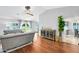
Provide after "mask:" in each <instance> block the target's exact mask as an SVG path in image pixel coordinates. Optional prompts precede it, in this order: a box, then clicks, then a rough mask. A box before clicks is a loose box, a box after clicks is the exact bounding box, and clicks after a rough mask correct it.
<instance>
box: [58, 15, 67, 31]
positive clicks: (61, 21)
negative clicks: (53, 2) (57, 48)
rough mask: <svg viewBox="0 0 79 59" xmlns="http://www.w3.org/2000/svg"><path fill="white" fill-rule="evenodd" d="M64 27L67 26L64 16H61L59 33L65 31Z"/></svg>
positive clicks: (59, 18)
mask: <svg viewBox="0 0 79 59" xmlns="http://www.w3.org/2000/svg"><path fill="white" fill-rule="evenodd" d="M64 26H65V22H64V20H63V16H59V17H58V30H59V32H63V31H64Z"/></svg>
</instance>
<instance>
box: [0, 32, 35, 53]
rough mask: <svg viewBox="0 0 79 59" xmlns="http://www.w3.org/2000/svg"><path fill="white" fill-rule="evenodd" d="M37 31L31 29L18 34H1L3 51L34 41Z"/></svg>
mask: <svg viewBox="0 0 79 59" xmlns="http://www.w3.org/2000/svg"><path fill="white" fill-rule="evenodd" d="M34 34H35V32H33V31H30V32H27V33H16V34H7V35H1V37H0V40H1V43H2V49H3V51H5V52H6V51H9V50H11V49H15V48H17V47H20V46H22V45H25V44H28V43H30V42H33V38H34Z"/></svg>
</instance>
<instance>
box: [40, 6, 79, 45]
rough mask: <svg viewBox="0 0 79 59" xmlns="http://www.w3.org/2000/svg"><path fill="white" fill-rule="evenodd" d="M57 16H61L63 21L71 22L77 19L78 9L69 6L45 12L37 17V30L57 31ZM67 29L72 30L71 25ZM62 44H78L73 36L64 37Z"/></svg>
mask: <svg viewBox="0 0 79 59" xmlns="http://www.w3.org/2000/svg"><path fill="white" fill-rule="evenodd" d="M58 16H63V17H64V20H67V19H68V20H71V23H72V20H73V19H75V17H77V18H76V19H79V17H78V16H79V7H78V6H72V7H71V6H70V7H62V8H56V9H50V10H47V11H45V12H44V13H42V14H40V15H39V29H42V27H43V28H46V27H47V28H51V29H55V30H58V21H57V17H58ZM69 29H71V30H72V25H71V24H70V26H69ZM72 39H73V40H72ZM63 41H64V42H69V43H72V44H78V41H77V39H76V38H74V36H69V38H67V40H66V37H65V39H64V40H63Z"/></svg>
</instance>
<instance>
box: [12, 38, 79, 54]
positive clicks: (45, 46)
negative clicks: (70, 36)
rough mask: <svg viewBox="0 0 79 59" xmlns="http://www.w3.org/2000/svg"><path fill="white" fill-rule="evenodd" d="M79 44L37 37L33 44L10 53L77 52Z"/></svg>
mask: <svg viewBox="0 0 79 59" xmlns="http://www.w3.org/2000/svg"><path fill="white" fill-rule="evenodd" d="M78 52H79V46H77V45H73V44H69V43H59V42H54V41H51V40H47V39H45V38H41V37H38V38H37V39H35V40H34V42H33V44H31V45H28V46H25V47H23V48H21V49H18V50H15V51H13V52H12V53H78Z"/></svg>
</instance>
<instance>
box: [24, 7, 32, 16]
mask: <svg viewBox="0 0 79 59" xmlns="http://www.w3.org/2000/svg"><path fill="white" fill-rule="evenodd" d="M25 9H26V14H28V15H31V16H33V14H32V13H31V10H30V9H31V7H30V6H25Z"/></svg>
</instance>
